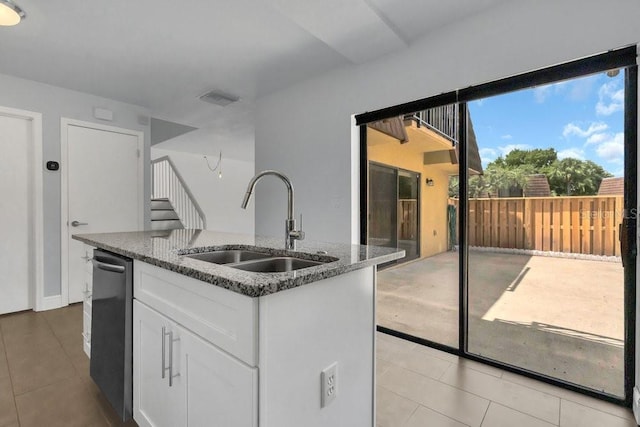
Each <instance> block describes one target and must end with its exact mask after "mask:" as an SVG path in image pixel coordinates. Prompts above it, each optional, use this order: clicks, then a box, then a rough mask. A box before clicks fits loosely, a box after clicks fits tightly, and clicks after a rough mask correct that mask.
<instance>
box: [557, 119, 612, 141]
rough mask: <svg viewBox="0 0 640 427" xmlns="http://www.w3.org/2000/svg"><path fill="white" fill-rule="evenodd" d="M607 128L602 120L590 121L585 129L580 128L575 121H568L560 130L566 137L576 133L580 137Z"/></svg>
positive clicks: (585, 136)
mask: <svg viewBox="0 0 640 427" xmlns="http://www.w3.org/2000/svg"><path fill="white" fill-rule="evenodd" d="M608 128H609V125H607V124H606V123H604V122H592V123H591V124H590V125H589V127H588V128H587V129H582V128H581V127H580V126H578V125H577V124H576V123H568V124H567V125H565V127H564V129H563V130H562V136H564V137H567V136H571V135H576V136H579V137H581V138H587V137H588V136H591V135H593V134H594V133H597V132H603V131H605V130H607V129H608Z"/></svg>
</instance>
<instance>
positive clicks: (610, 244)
mask: <svg viewBox="0 0 640 427" xmlns="http://www.w3.org/2000/svg"><path fill="white" fill-rule="evenodd" d="M450 204H453V205H455V206H456V207H457V205H458V200H456V199H451V200H450ZM468 208H469V216H468V222H469V235H468V240H469V245H470V246H483V247H493V248H515V249H534V250H540V251H553V252H567V253H579V254H593V255H609V256H611V255H613V256H619V255H620V243H619V241H618V224H620V223H621V222H622V215H623V197H622V196H590V197H526V198H522V197H517V198H515V197H514V198H506V197H505V198H492V199H470V200H469V204H468ZM457 217H458V218H459V217H460V215H457Z"/></svg>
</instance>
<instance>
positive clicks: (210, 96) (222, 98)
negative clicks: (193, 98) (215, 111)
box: [200, 90, 240, 107]
mask: <svg viewBox="0 0 640 427" xmlns="http://www.w3.org/2000/svg"><path fill="white" fill-rule="evenodd" d="M200 99H202V100H203V101H205V102H208V103H210V104H215V105H219V106H221V107H226V106H227V105H229V104H232V103H234V102H236V101H238V100H239V99H240V98H238V97H237V96H234V95H229V94H227V93H224V92H219V91H216V90H212V91H211V92H207V93H205V94H204V95H202V96H201V97H200Z"/></svg>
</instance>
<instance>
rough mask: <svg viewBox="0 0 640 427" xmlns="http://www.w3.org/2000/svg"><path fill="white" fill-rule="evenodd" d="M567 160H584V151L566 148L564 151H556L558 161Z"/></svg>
mask: <svg viewBox="0 0 640 427" xmlns="http://www.w3.org/2000/svg"><path fill="white" fill-rule="evenodd" d="M567 158H572V159H578V160H585V157H584V150H581V149H580V148H567V149H566V150H562V151H558V159H560V160H562V159H567Z"/></svg>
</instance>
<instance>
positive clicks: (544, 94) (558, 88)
mask: <svg viewBox="0 0 640 427" xmlns="http://www.w3.org/2000/svg"><path fill="white" fill-rule="evenodd" d="M566 85H567V82H557V83H551V84H548V85H544V86H538V87H536V88H535V89H533V99H534V100H535V101H536V102H537V103H538V104H542V103H543V102H545V101H546V100H547V99H548V98H549V97H550V96H551V95H554V94H557V93H560V92H562V91H563V90H564V89H565V87H566Z"/></svg>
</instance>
